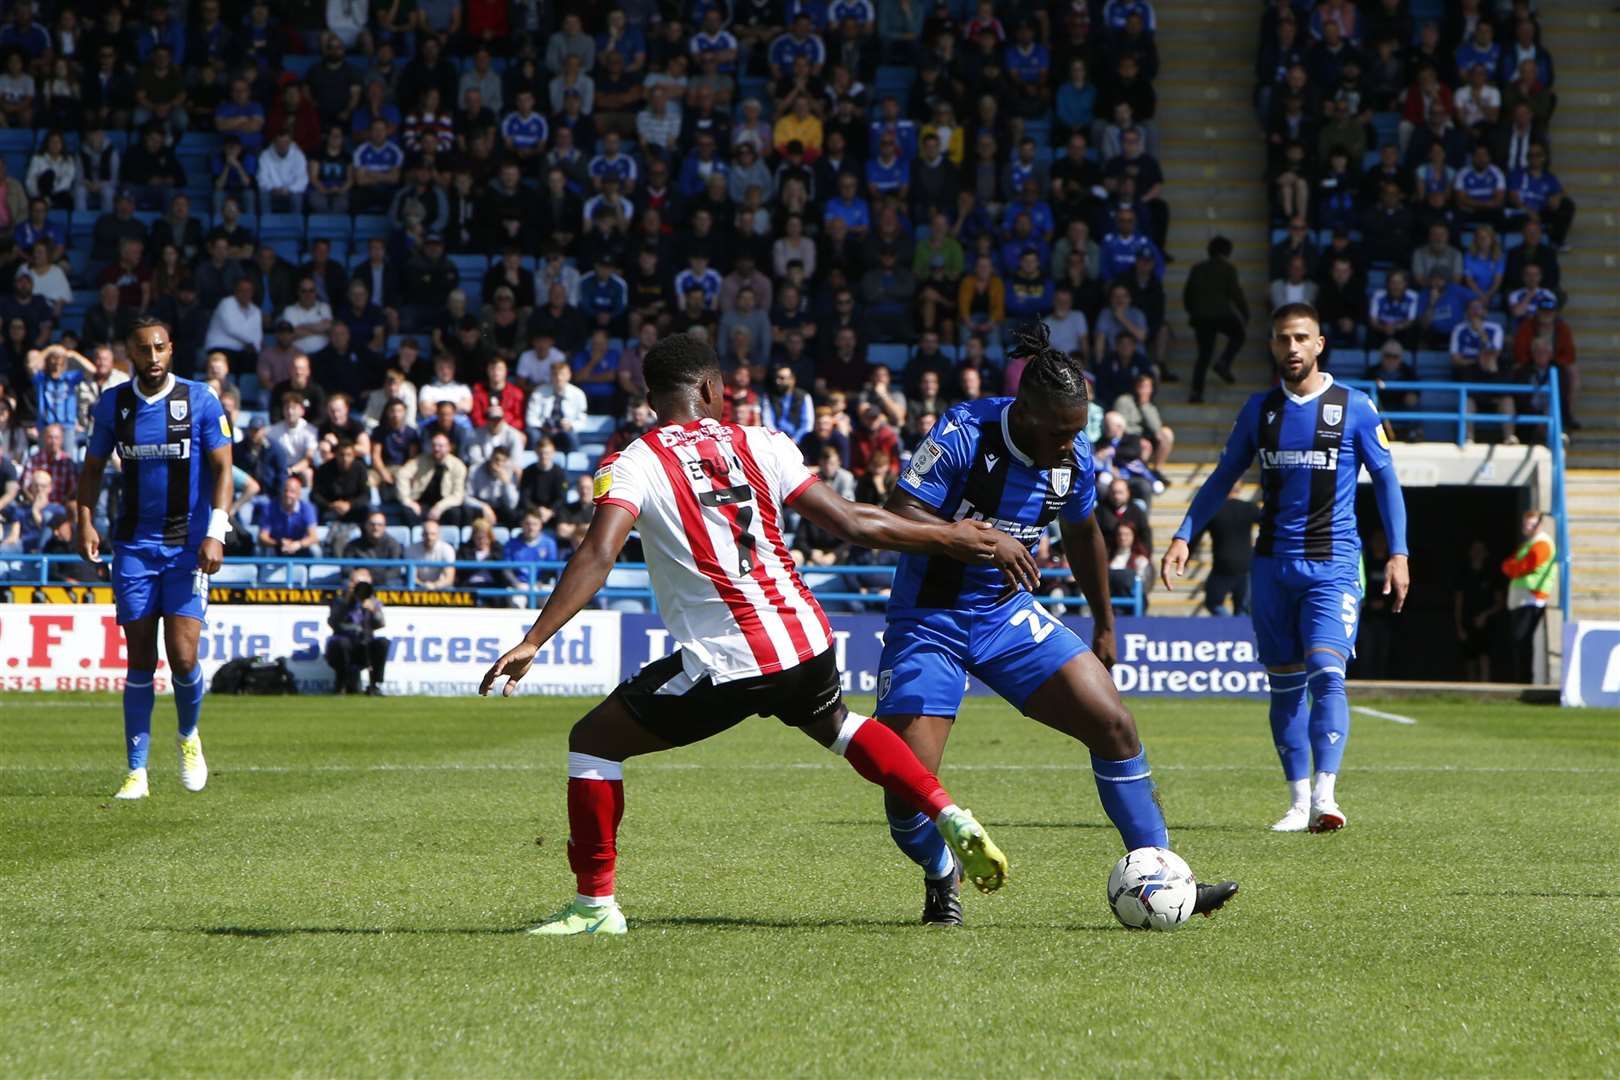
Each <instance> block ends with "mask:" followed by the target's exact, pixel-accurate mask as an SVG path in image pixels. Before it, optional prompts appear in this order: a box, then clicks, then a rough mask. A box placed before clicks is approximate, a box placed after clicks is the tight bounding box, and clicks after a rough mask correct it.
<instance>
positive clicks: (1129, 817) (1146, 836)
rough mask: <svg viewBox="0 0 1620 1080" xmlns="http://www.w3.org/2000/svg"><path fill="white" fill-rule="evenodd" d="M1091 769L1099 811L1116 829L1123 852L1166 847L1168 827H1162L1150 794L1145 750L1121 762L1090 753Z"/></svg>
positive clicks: (1168, 833)
mask: <svg viewBox="0 0 1620 1080" xmlns="http://www.w3.org/2000/svg"><path fill="white" fill-rule="evenodd" d="M1091 772H1092V775H1094V776H1095V777H1096V778H1097V795H1098V797H1099V798H1101V799H1102V804H1103V810H1104V811H1105V812H1106V813H1107V814H1108V820H1109V821H1112V822H1113V823H1114V828H1116V829H1118V830H1119V837H1120V839H1121V840H1123V841H1125V850H1126V851H1135V850H1136V849H1137V848H1141V847H1161V848H1167V847H1169V846H1170V830H1169V829H1167V828H1165V825H1164V812H1163V811H1161V810H1160V809H1159V800H1158V799H1157V798H1156V797H1155V795H1154V789H1153V771H1152V770H1151V769H1149V768H1148V760H1147V751H1146V750H1143V751H1141V752H1140V753H1138V754H1137V755H1136V756H1135V757H1133V758H1126V759H1125V760H1124V761H1109V760H1107V759H1106V758H1100V757H1098V756H1097V755H1096V754H1093V755H1091Z"/></svg>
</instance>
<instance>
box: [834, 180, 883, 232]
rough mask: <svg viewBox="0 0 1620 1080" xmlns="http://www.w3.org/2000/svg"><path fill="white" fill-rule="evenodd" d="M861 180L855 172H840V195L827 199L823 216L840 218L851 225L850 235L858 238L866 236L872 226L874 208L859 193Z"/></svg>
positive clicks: (847, 224)
mask: <svg viewBox="0 0 1620 1080" xmlns="http://www.w3.org/2000/svg"><path fill="white" fill-rule="evenodd" d="M859 190H860V189H859V182H858V181H857V180H856V179H855V174H854V173H840V174H839V176H838V195H837V197H835V198H832V199H828V200H827V206H826V208H825V209H824V210H823V211H822V218H823V219H824V220H825V219H826V218H838V219H839V220H840V221H842V222H843V223H844V224H845V225H846V226H848V227H849V235H850V236H851V237H853V238H855V239H856V240H859V239H861V238H863V237H865V236H866V233H867V230H869V229H870V228H871V227H872V208H871V206H870V205H868V204H867V201H866V200H865V199H863V198H861V196H860V194H859Z"/></svg>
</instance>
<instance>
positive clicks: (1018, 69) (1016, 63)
mask: <svg viewBox="0 0 1620 1080" xmlns="http://www.w3.org/2000/svg"><path fill="white" fill-rule="evenodd" d="M1002 62H1003V64H1004V65H1005V69H1006V72H1007V76H1008V81H1009V83H1010V84H1011V87H1012V92H1013V100H1012V102H1011V105H1012V111H1013V112H1014V113H1016V114H1017V115H1019V116H1027V117H1033V116H1040V115H1042V114H1043V113H1045V112H1046V110H1047V108H1048V107H1049V106H1050V104H1051V101H1052V95H1051V74H1052V54H1051V53H1049V52H1047V51H1046V46H1044V45H1042V44H1041V43H1040V42H1038V41H1036V40H1035V24H1034V22H1033V21H1031V20H1029V19H1027V18H1026V19H1021V20H1020V21H1019V23H1018V29H1017V30H1016V31H1014V34H1013V43H1012V44H1011V45H1008V46H1007V47H1006V48H1005V49H1004V50H1003V51H1002Z"/></svg>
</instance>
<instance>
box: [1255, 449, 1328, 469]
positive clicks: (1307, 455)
mask: <svg viewBox="0 0 1620 1080" xmlns="http://www.w3.org/2000/svg"><path fill="white" fill-rule="evenodd" d="M1260 467H1261V468H1263V469H1337V468H1338V467H1339V451H1338V448H1337V447H1335V448H1333V449H1332V450H1261V451H1260Z"/></svg>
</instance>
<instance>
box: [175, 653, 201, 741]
mask: <svg viewBox="0 0 1620 1080" xmlns="http://www.w3.org/2000/svg"><path fill="white" fill-rule="evenodd" d="M203 690H204V686H203V675H202V668H200V667H194V668H192V669H191V681H190V682H187V681H186V680H185V679H184V678H183V677H182V676H180V675H176V676H175V677H174V711H175V712H176V713H178V714H179V715H180V737H181V738H182V739H187V738H190V737H191V734H192V732H194V731H196V730H197V719H198V717H200V716H201V715H202V701H203Z"/></svg>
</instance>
